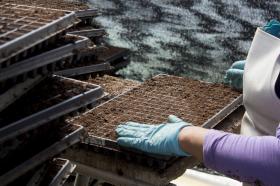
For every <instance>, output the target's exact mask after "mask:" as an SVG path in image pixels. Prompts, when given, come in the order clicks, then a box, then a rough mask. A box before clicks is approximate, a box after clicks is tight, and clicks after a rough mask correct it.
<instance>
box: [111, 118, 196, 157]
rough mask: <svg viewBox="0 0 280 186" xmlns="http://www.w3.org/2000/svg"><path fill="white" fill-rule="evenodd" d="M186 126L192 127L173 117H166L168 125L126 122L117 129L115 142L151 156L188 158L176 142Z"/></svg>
mask: <svg viewBox="0 0 280 186" xmlns="http://www.w3.org/2000/svg"><path fill="white" fill-rule="evenodd" d="M187 126H192V125H191V124H189V123H186V122H184V121H183V120H181V119H179V118H177V117H176V116H174V115H170V116H169V117H168V123H166V124H160V125H146V124H139V123H134V122H127V123H125V124H121V125H119V126H118V127H117V129H116V132H117V134H118V139H117V142H118V144H119V145H121V146H124V147H130V148H135V149H138V150H141V151H144V152H148V153H152V154H159V155H168V156H190V155H189V154H187V153H186V152H184V151H183V150H182V149H181V147H180V145H179V141H178V134H179V132H180V131H181V129H182V128H184V127H187Z"/></svg>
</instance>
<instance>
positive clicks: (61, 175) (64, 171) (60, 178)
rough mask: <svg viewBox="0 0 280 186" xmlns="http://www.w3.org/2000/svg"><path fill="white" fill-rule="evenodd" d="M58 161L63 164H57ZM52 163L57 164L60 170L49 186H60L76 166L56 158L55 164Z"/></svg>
mask: <svg viewBox="0 0 280 186" xmlns="http://www.w3.org/2000/svg"><path fill="white" fill-rule="evenodd" d="M59 161H60V162H61V163H62V162H63V164H62V165H61V163H59ZM53 163H54V164H58V163H59V164H60V165H61V168H60V170H59V171H58V172H57V174H56V175H55V177H54V178H53V179H52V180H51V182H50V184H49V185H50V186H62V185H64V183H65V181H66V180H67V178H68V177H69V176H70V174H71V173H72V172H73V171H74V169H75V167H76V166H75V165H74V164H72V163H71V162H70V161H69V160H66V159H61V158H57V159H56V160H55V162H53Z"/></svg>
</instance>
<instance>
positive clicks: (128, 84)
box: [86, 75, 141, 97]
mask: <svg viewBox="0 0 280 186" xmlns="http://www.w3.org/2000/svg"><path fill="white" fill-rule="evenodd" d="M86 82H88V83H93V84H97V85H100V86H101V87H102V88H103V90H104V91H105V92H107V93H109V95H110V96H112V97H116V96H118V95H120V94H122V93H124V92H127V91H129V90H131V89H133V88H135V87H136V86H138V85H140V84H141V83H140V82H137V81H132V80H126V79H122V78H118V77H114V76H108V75H104V76H98V77H95V78H90V79H88V80H86Z"/></svg>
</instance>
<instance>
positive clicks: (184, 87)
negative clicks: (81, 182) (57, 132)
mask: <svg viewBox="0 0 280 186" xmlns="http://www.w3.org/2000/svg"><path fill="white" fill-rule="evenodd" d="M241 105H242V96H241V95H240V93H239V92H236V91H234V90H232V89H230V88H229V87H226V86H224V85H221V84H211V83H206V82H201V81H195V80H191V79H186V78H180V77H176V76H168V75H159V76H156V77H154V78H152V79H151V80H148V81H146V82H144V83H143V84H141V85H140V86H138V87H136V88H134V89H132V90H130V91H128V92H126V93H124V94H122V95H120V96H117V97H116V98H114V99H112V100H109V101H108V102H105V103H103V104H102V105H100V106H98V107H96V108H94V109H92V110H90V111H88V112H86V113H84V114H83V115H81V116H78V117H76V118H74V119H71V120H69V121H68V122H69V123H71V124H79V125H82V126H84V127H85V129H86V131H87V132H88V134H89V135H88V137H86V138H85V139H84V141H83V145H82V146H81V147H82V149H83V148H84V149H91V152H92V154H91V153H88V155H89V156H94V157H92V158H95V159H99V160H98V161H97V163H95V162H89V161H87V160H89V159H90V158H89V157H87V156H86V155H83V153H81V154H79V153H77V154H76V152H75V151H73V153H70V154H69V156H68V158H70V159H73V160H75V161H76V162H77V163H78V164H82V165H85V166H91V167H94V168H97V169H103V170H105V171H109V172H115V174H119V172H121V173H122V175H123V176H124V177H131V178H132V179H136V180H137V179H138V180H146V181H147V182H149V183H153V182H152V181H151V180H149V179H152V177H153V176H155V177H157V178H158V179H157V181H158V183H161V182H160V180H162V181H163V182H164V183H165V181H166V183H169V181H171V180H172V179H174V178H176V177H178V176H180V175H181V174H182V173H183V172H184V171H185V170H186V168H191V164H186V162H188V160H184V161H181V160H182V158H178V157H168V156H158V155H154V154H147V153H143V152H139V151H136V150H133V149H125V148H121V147H120V146H118V144H117V143H116V139H117V136H116V133H115V129H116V127H117V126H118V125H119V124H120V123H124V122H127V121H135V122H139V123H147V124H160V123H165V122H166V121H167V118H168V115H171V114H173V115H177V116H178V117H180V118H182V119H183V120H184V121H186V122H190V123H192V124H193V125H196V126H201V127H204V128H213V127H215V126H216V125H218V124H219V123H220V122H222V121H223V120H224V119H225V118H226V117H227V116H228V115H230V114H231V113H233V112H234V111H235V110H236V109H237V108H239V107H240V106H241ZM87 151H88V150H87ZM82 152H83V151H82ZM96 153H97V154H103V156H105V158H104V159H110V161H102V156H98V155H94V154H96ZM107 162H110V163H109V164H110V165H109V164H107ZM189 163H191V162H189ZM192 163H193V161H192ZM135 164H136V165H137V166H134V165H135ZM120 165H123V166H120ZM122 167H125V168H122ZM129 167H130V169H129ZM136 167H138V168H136ZM174 167H176V168H174ZM127 169H129V170H127ZM136 169H138V170H142V173H141V174H140V173H137V170H136ZM143 170H145V171H144V172H146V173H143ZM116 171H117V172H116ZM145 174H146V177H145ZM163 182H162V184H163ZM166 183H165V184H166ZM159 185H161V184H159Z"/></svg>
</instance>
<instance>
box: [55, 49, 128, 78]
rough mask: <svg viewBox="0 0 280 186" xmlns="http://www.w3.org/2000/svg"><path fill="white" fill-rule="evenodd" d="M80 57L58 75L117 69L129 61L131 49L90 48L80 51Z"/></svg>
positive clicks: (67, 75)
mask: <svg viewBox="0 0 280 186" xmlns="http://www.w3.org/2000/svg"><path fill="white" fill-rule="evenodd" d="M80 56H81V57H80V59H79V60H77V61H76V62H75V63H71V64H70V65H69V66H68V67H65V68H63V69H62V70H58V71H56V72H55V74H57V75H61V76H65V77H74V76H80V75H92V76H94V75H96V73H98V72H111V71H117V70H119V69H120V68H123V67H125V66H126V65H127V64H128V63H129V58H130V54H129V50H127V49H125V48H120V47H97V48H96V47H95V48H88V49H87V50H84V51H82V52H81V53H80Z"/></svg>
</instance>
